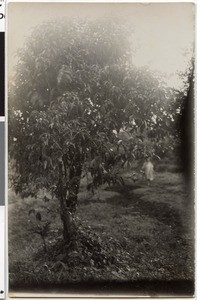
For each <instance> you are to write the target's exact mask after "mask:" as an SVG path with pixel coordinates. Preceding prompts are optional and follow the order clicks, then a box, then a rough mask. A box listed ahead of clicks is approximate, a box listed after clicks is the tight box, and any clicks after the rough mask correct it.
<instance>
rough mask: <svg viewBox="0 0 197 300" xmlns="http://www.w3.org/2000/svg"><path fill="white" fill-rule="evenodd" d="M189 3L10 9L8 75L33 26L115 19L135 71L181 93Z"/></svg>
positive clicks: (189, 41) (190, 27) (190, 35)
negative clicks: (124, 26) (143, 70)
mask: <svg viewBox="0 0 197 300" xmlns="http://www.w3.org/2000/svg"><path fill="white" fill-rule="evenodd" d="M194 12H195V8H194V4H192V3H151V4H150V3H146V4H144V3H121V4H120V3H119V4H117V3H94V4H93V3H14V2H11V3H9V4H8V74H9V76H12V74H13V72H14V66H15V64H16V62H17V56H16V51H17V49H18V48H20V47H22V46H23V43H24V41H25V39H26V37H28V35H29V34H30V33H31V30H32V28H33V27H34V26H37V25H39V24H40V26H42V25H41V24H42V22H43V21H46V20H47V19H53V18H59V17H62V16H65V17H71V18H72V17H81V18H83V17H86V18H99V17H103V16H105V17H106V18H110V17H112V16H115V17H118V18H119V19H121V20H123V22H127V23H128V24H129V26H131V41H132V44H133V47H134V48H135V53H134V54H133V57H132V60H133V63H134V65H136V66H137V67H143V66H146V67H149V68H150V69H151V70H153V71H156V72H160V73H162V74H163V76H164V80H165V81H166V83H167V85H169V86H173V87H175V88H180V87H181V84H182V82H181V79H180V76H179V75H178V73H180V72H184V71H185V69H186V68H187V66H188V63H189V61H190V58H191V48H192V46H193V44H194Z"/></svg>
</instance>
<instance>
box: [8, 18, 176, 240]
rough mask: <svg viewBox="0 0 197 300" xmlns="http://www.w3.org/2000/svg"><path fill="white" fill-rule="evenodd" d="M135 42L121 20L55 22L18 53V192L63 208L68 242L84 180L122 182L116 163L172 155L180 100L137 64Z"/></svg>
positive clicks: (13, 122)
mask: <svg viewBox="0 0 197 300" xmlns="http://www.w3.org/2000/svg"><path fill="white" fill-rule="evenodd" d="M129 35H130V34H129V32H128V30H127V28H126V27H124V26H122V25H120V24H118V22H113V21H106V20H104V21H103V22H101V21H65V20H62V21H59V22H57V21H55V23H54V22H53V21H52V22H48V23H46V24H44V25H43V26H42V27H39V30H38V29H35V30H34V31H33V33H32V35H31V37H30V38H29V39H28V40H27V41H26V44H25V46H24V48H23V49H21V50H20V51H19V53H18V57H19V60H18V65H17V69H16V76H15V78H14V80H13V82H12V84H10V91H9V151H10V152H9V153H10V157H11V158H13V162H14V168H15V172H14V174H15V176H14V177H13V185H14V188H15V190H16V192H19V193H22V194H23V195H26V196H27V195H36V194H37V192H38V191H39V190H40V189H42V188H45V189H46V190H47V191H49V192H51V193H52V194H54V195H55V196H56V197H57V199H59V203H60V208H61V209H60V214H61V219H62V222H63V227H64V233H63V235H64V239H65V240H67V241H68V240H70V237H71V235H72V233H73V230H74V229H73V228H74V227H73V226H72V219H73V214H74V212H75V210H76V205H77V194H78V191H79V185H80V179H81V177H82V176H84V174H87V173H88V172H90V173H91V178H92V182H90V185H92V186H94V187H95V186H98V185H100V184H102V183H103V182H108V183H109V182H110V180H112V181H113V182H114V181H115V180H116V179H117V178H118V177H117V176H116V174H114V173H113V166H114V165H115V164H117V163H120V165H124V163H125V162H126V161H129V162H132V161H133V160H136V159H139V158H140V157H143V156H144V154H155V155H158V154H159V155H160V154H161V153H162V151H165V149H167V148H169V147H173V143H172V141H173V139H174V136H172V130H171V129H172V126H173V122H174V112H173V111H172V109H171V107H172V104H173V103H172V102H173V101H176V99H174V100H173V98H171V97H170V96H169V92H168V91H167V90H164V88H163V86H162V83H161V82H160V81H159V80H158V79H157V78H156V77H154V76H153V74H151V73H150V72H149V71H148V70H145V69H136V68H135V67H134V66H133V65H132V51H131V41H130V39H129V38H127V37H128V36H129ZM177 113H178V114H179V113H180V110H177ZM173 133H175V132H173ZM125 137H126V138H125Z"/></svg>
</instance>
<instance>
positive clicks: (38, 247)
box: [9, 172, 194, 288]
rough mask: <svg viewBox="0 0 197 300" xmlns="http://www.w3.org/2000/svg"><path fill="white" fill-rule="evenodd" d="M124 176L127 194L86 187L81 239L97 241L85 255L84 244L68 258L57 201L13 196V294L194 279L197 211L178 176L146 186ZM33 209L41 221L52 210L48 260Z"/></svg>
mask: <svg viewBox="0 0 197 300" xmlns="http://www.w3.org/2000/svg"><path fill="white" fill-rule="evenodd" d="M123 177H124V180H125V186H124V187H120V186H116V187H111V188H109V187H107V186H103V187H101V188H100V189H99V190H98V191H97V192H96V193H95V195H92V194H91V193H89V192H87V191H86V190H85V183H84V182H82V185H81V188H80V193H79V205H78V210H77V217H78V219H79V220H80V227H81V228H82V229H83V230H82V232H83V233H84V235H85V238H84V239H86V237H87V238H89V237H90V236H91V237H92V240H93V241H94V242H93V244H91V243H92V242H91V243H89V244H87V243H86V252H83V249H82V248H83V245H84V244H83V241H82V240H81V241H80V242H79V241H78V244H77V251H72V252H71V254H69V255H70V256H66V258H65V255H64V253H62V252H64V251H66V250H65V249H64V251H62V249H63V248H62V241H61V222H60V219H59V215H58V211H57V208H56V207H57V205H56V204H57V203H56V200H55V199H53V200H50V201H49V202H43V201H42V200H40V198H42V197H43V195H42V194H41V195H40V196H39V197H38V198H37V199H34V198H26V199H23V200H21V199H19V197H18V196H16V195H15V194H14V193H13V192H12V191H10V196H9V261H10V263H9V271H10V287H11V288H14V287H17V285H18V286H20V285H22V286H25V285H26V286H28V285H36V284H38V285H39V284H44V283H46V284H48V283H51V284H52V283H65V282H68V281H69V282H75V281H87V280H88V281H90V280H94V281H95V280H100V281H109V280H111V281H125V280H127V281H128V280H130V281H136V280H137V281H138V280H139V281H140V280H161V281H162V280H163V281H172V280H185V279H187V280H193V276H194V244H193V229H192V228H193V216H192V214H193V204H192V201H191V196H190V195H189V193H188V192H187V189H186V186H185V183H184V179H183V177H182V175H181V173H172V172H161V173H159V172H158V173H157V174H156V178H155V181H154V182H153V184H152V185H151V186H147V184H146V182H145V181H144V180H142V179H140V180H138V181H137V182H135V183H134V182H133V181H132V180H131V179H130V178H129V174H128V173H124V175H123ZM32 207H34V208H35V207H36V208H39V211H41V212H42V215H43V216H44V217H43V218H47V214H48V212H49V209H50V212H49V213H50V219H51V227H50V231H49V233H48V237H47V238H46V244H47V251H48V253H44V250H43V242H42V239H41V237H40V236H39V235H36V234H34V233H32V231H31V226H32V222H31V218H32V217H33V216H32V217H31V216H28V211H29V209H31V208H32ZM47 209H48V212H47V213H46V211H47ZM86 233H87V236H86ZM92 240H91V241H92ZM105 245H107V248H106V247H105ZM59 249H61V251H60V250H59ZM80 251H81V252H80ZM92 251H93V252H94V251H95V253H96V255H97V257H95V256H93V255H92V254H91V253H92ZM99 257H100V258H99ZM83 259H84V261H83Z"/></svg>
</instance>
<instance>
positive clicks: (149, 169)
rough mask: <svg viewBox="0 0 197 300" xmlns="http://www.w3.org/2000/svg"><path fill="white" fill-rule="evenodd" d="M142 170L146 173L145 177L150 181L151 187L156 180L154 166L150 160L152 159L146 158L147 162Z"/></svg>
mask: <svg viewBox="0 0 197 300" xmlns="http://www.w3.org/2000/svg"><path fill="white" fill-rule="evenodd" d="M142 170H143V171H144V175H145V177H146V180H147V181H148V185H150V184H151V182H152V181H153V179H154V166H153V164H152V162H151V160H150V157H147V158H146V161H145V163H144V164H143V166H142Z"/></svg>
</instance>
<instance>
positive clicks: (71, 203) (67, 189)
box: [57, 162, 81, 244]
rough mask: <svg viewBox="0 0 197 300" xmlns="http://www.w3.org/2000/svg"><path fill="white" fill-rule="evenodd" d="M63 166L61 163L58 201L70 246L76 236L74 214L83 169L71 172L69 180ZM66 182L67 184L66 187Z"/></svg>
mask: <svg viewBox="0 0 197 300" xmlns="http://www.w3.org/2000/svg"><path fill="white" fill-rule="evenodd" d="M63 169H64V167H63V164H62V162H60V163H59V184H58V189H57V194H58V199H59V201H60V216H61V220H62V223H63V238H64V241H65V242H66V243H67V244H68V243H69V242H70V241H71V238H72V236H73V234H74V230H75V228H74V223H73V214H74V213H75V211H76V206H77V194H78V191H79V185H80V175H81V168H80V170H79V168H76V169H75V170H76V171H75V172H74V173H73V169H72V170H70V172H69V174H70V176H69V178H65V176H64V172H63ZM64 180H65V181H66V182H67V184H65V186H64Z"/></svg>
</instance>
